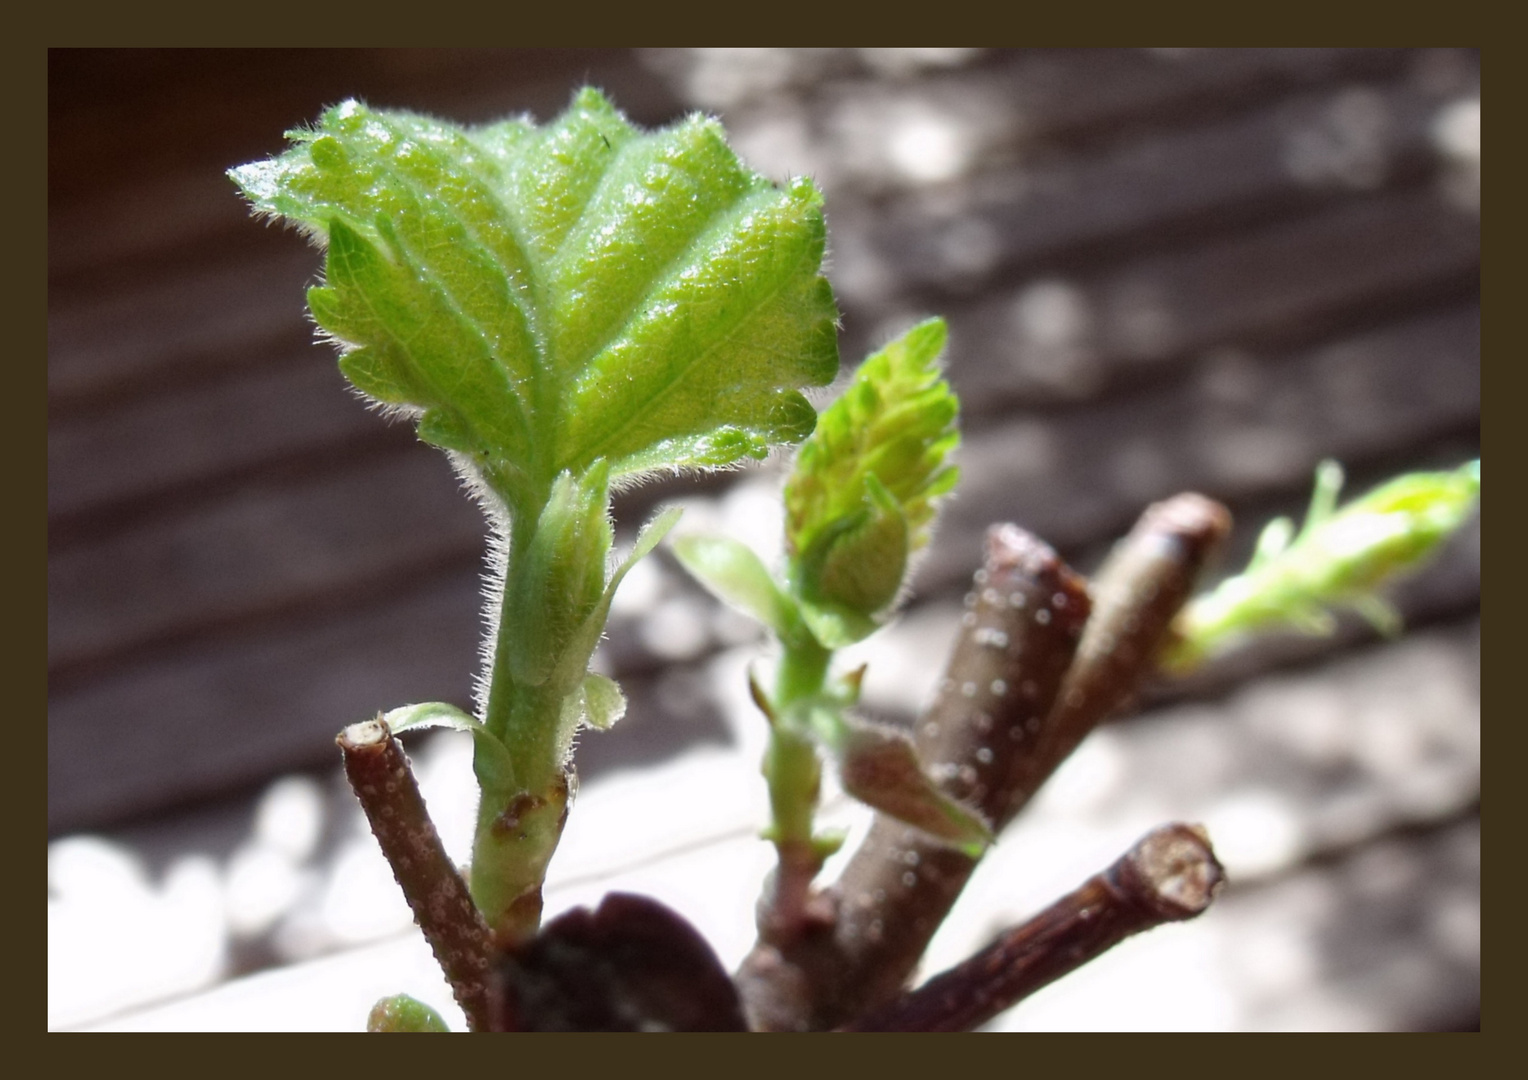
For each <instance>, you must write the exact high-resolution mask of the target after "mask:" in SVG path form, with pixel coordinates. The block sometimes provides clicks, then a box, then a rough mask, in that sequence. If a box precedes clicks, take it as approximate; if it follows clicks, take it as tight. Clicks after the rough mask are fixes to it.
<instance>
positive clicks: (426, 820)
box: [335, 717, 492, 1031]
mask: <svg viewBox="0 0 1528 1080" xmlns="http://www.w3.org/2000/svg"><path fill="white" fill-rule="evenodd" d="M335 742H336V743H338V744H339V748H340V751H341V753H342V754H343V755H344V759H345V775H346V777H347V778H348V779H349V780H350V786H351V787H352V788H353V789H354V790H355V793H356V797H357V798H358V799H359V800H360V802H361V808H362V809H363V810H365V811H366V820H367V821H368V822H370V824H371V831H372V832H373V833H374V834H375V835H376V838H377V843H378V844H380V845H381V847H382V853H383V854H384V855H386V856H387V861H388V864H389V865H390V866H391V867H392V868H393V877H395V878H396V879H397V880H398V884H399V886H400V887H402V889H403V895H404V896H405V897H407V899H408V902H409V907H410V908H412V909H413V911H414V921H415V922H417V923H418V924H419V928H420V929H421V930H422V931H424V936H425V939H426V940H427V941H429V943H430V948H431V949H432V950H434V952H435V959H436V960H437V961H439V963H440V966H441V969H442V970H443V971H444V972H445V974H446V979H447V981H449V982H450V984H451V991H452V993H453V994H454V995H455V996H456V1001H457V1004H459V1005H460V1006H461V1007H462V1011H463V1012H464V1013H466V1015H467V1026H468V1027H469V1028H470V1029H471V1030H473V1031H489V1030H492V1024H491V1013H490V1010H489V1005H488V996H487V995H488V987H487V977H488V964H489V934H488V926H487V924H486V923H485V922H484V921H483V917H482V915H480V914H479V913H478V909H477V906H476V905H475V904H474V903H473V902H472V897H471V894H470V893H469V892H468V890H467V883H466V882H465V881H463V880H462V876H461V874H459V873H458V872H457V870H456V867H455V866H453V865H452V864H451V860H450V858H449V857H448V856H447V855H446V849H445V847H444V846H443V845H442V844H441V842H440V836H439V834H438V833H437V832H436V831H435V825H434V823H433V822H432V821H431V820H430V815H429V812H428V811H427V810H426V809H425V805H424V798H423V797H422V796H421V795H420V793H419V785H418V784H417V783H415V781H414V774H413V772H412V771H410V769H409V762H408V758H407V756H405V754H404V753H403V747H402V746H400V745H399V743H398V740H397V739H395V738H394V737H393V733H392V731H391V730H389V729H388V726H387V724H386V723H385V722H384V721H383V720H382V719H381V718H380V717H379V718H378V719H376V720H368V721H366V722H364V723H360V724H352V725H350V726H349V727H347V728H346V729H345V730H344V731H342V732H340V734H339V736H338V738H336V739H335Z"/></svg>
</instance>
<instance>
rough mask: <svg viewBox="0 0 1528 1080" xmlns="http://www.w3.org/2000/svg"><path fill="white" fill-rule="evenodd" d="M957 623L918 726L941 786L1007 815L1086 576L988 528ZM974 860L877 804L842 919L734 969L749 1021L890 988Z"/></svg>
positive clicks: (799, 1025)
mask: <svg viewBox="0 0 1528 1080" xmlns="http://www.w3.org/2000/svg"><path fill="white" fill-rule="evenodd" d="M966 606H967V610H966V612H965V614H964V616H963V617H962V621H963V623H964V625H965V629H964V631H963V633H962V634H961V635H960V637H959V639H958V640H957V642H956V645H955V651H954V654H953V656H952V657H951V660H950V664H949V667H948V668H947V672H946V677H945V679H944V681H943V682H942V683H941V685H940V690H939V694H938V696H937V698H936V700H935V702H934V704H933V706H932V707H931V708H930V709H929V711H928V713H927V714H926V715H925V717H924V718H923V719H922V720H921V721H920V723H919V725H918V729H917V731H916V733H915V743H916V745H917V749H918V754H919V757H920V758H921V759H922V761H923V762H924V764H925V767H926V768H927V769H928V770H929V772H930V774H931V775H933V776H934V777H935V778H936V779H937V780H938V781H939V783H940V786H941V787H942V788H943V789H944V791H945V792H946V793H948V794H950V795H952V796H954V797H955V798H958V799H961V800H963V801H966V802H968V803H969V804H970V805H972V806H975V807H976V808H978V809H980V810H981V811H982V812H983V813H984V814H985V815H986V816H987V817H988V818H989V819H993V820H994V822H995V824H997V825H999V826H1000V825H1001V824H1002V814H1001V811H1002V809H1003V808H1004V807H1005V806H1006V804H1007V788H1006V778H1007V776H1008V775H1009V773H1010V772H1011V771H1012V769H1013V768H1014V759H1015V758H1016V757H1017V756H1019V755H1020V754H1021V753H1022V752H1023V750H1024V749H1025V748H1026V746H1027V745H1032V744H1033V743H1034V742H1035V740H1036V738H1037V736H1038V733H1039V731H1040V729H1041V725H1042V722H1043V721H1044V719H1045V716H1046V714H1047V713H1048V712H1049V710H1050V708H1051V704H1052V702H1053V701H1054V699H1055V695H1056V691H1057V689H1058V688H1059V686H1060V685H1061V679H1062V676H1063V675H1064V674H1065V672H1066V669H1067V666H1068V665H1069V664H1070V663H1071V660H1072V655H1073V652H1074V651H1075V649H1076V648H1077V642H1078V639H1079V637H1080V635H1081V632H1082V627H1083V624H1084V621H1085V620H1086V618H1087V614H1088V608H1089V602H1088V596H1087V590H1086V587H1085V585H1084V583H1083V581H1082V579H1081V578H1079V577H1078V576H1077V575H1076V574H1074V573H1072V572H1071V571H1070V570H1069V569H1068V568H1067V567H1066V566H1065V565H1064V564H1063V563H1062V562H1061V560H1060V558H1058V557H1057V555H1056V553H1055V552H1054V551H1053V550H1052V549H1051V548H1050V547H1049V546H1048V545H1046V544H1044V543H1043V542H1041V541H1040V540H1038V539H1036V538H1035V537H1034V536H1032V535H1030V534H1029V533H1027V532H1025V531H1024V530H1022V529H1019V528H1018V527H1017V526H1013V525H998V526H994V527H993V528H991V529H989V530H988V533H987V543H986V553H985V559H984V562H983V566H982V569H981V570H979V571H978V572H977V575H976V581H975V588H974V589H973V591H972V593H971V595H970V596H969V597H968V598H967V605H966ZM975 867H976V860H975V859H973V858H972V857H970V856H969V855H966V854H964V853H962V852H960V851H957V850H955V849H953V848H950V847H948V846H946V845H943V844H941V843H939V842H938V841H937V840H934V839H933V838H932V837H929V836H928V835H927V834H926V833H923V832H921V831H920V830H918V829H914V828H912V827H910V826H908V825H904V824H902V823H901V822H899V821H896V820H895V819H892V818H889V817H886V816H885V815H877V817H876V819H875V821H874V823H873V824H872V826H871V830H870V834H869V836H867V837H866V839H865V842H864V844H863V845H862V846H861V847H860V849H859V850H858V851H856V852H855V854H854V856H853V858H852V859H851V860H850V862H849V865H848V866H847V867H846V868H845V871H844V874H843V877H842V878H841V879H840V881H839V883H838V885H837V886H835V888H834V889H833V890H831V891H830V892H829V893H827V894H826V898H827V899H828V900H830V901H831V902H832V903H833V905H834V908H835V910H836V916H837V917H836V919H833V920H831V921H826V922H825V923H824V924H823V925H822V926H821V927H820V929H818V930H817V932H816V933H814V934H807V935H803V936H802V937H801V938H800V939H799V940H798V941H796V942H793V943H791V944H789V945H783V946H779V947H776V946H774V945H771V944H768V943H765V942H761V943H760V944H759V946H758V947H756V948H755V949H754V951H753V952H752V953H751V954H750V955H749V956H748V958H747V959H745V961H744V963H743V967H742V968H741V970H740V971H739V973H738V983H739V988H740V991H741V993H742V995H743V1000H744V1004H745V1007H746V1008H747V1010H748V1013H749V1021H750V1023H751V1024H752V1025H753V1026H754V1027H756V1028H762V1029H765V1030H826V1029H830V1028H833V1027H837V1026H838V1025H840V1024H842V1023H844V1022H845V1021H846V1020H847V1019H849V1018H851V1017H853V1016H856V1015H859V1014H860V1013H861V1012H862V1011H863V1010H864V1009H865V1008H867V1007H871V1006H874V1005H878V1004H880V1003H882V1002H884V1001H886V1000H889V999H890V998H892V997H894V996H895V995H896V993H897V992H898V991H899V990H900V989H901V987H902V985H903V983H904V982H905V981H906V979H907V977H908V975H909V974H910V973H911V971H912V969H913V967H914V966H915V965H916V964H917V961H918V958H919V957H920V956H921V955H922V954H923V950H924V948H925V947H926V946H927V944H928V941H929V939H930V938H931V937H932V936H933V934H934V931H935V930H937V929H938V927H939V924H940V923H941V922H942V921H943V920H944V916H945V915H946V914H947V913H948V911H949V908H950V906H951V905H952V904H953V903H954V901H955V898H956V897H957V896H958V895H959V894H960V890H961V889H962V887H964V885H965V883H966V880H967V878H969V877H970V874H971V871H972V870H973V869H975Z"/></svg>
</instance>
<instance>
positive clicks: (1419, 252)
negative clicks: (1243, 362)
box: [947, 188, 1480, 418]
mask: <svg viewBox="0 0 1528 1080" xmlns="http://www.w3.org/2000/svg"><path fill="white" fill-rule="evenodd" d="M1479 273H1480V227H1479V222H1478V220H1476V219H1475V218H1473V217H1472V216H1471V217H1467V216H1465V215H1463V214H1460V213H1457V212H1455V211H1454V210H1452V209H1451V208H1449V207H1447V206H1445V205H1443V203H1442V200H1441V198H1440V197H1439V195H1438V194H1437V193H1436V192H1435V191H1434V190H1432V189H1431V188H1413V189H1410V190H1405V191H1401V192H1399V193H1397V194H1394V195H1384V196H1378V197H1376V198H1374V199H1369V200H1364V201H1361V202H1353V203H1339V204H1337V205H1334V206H1331V207H1328V208H1325V209H1323V210H1321V211H1318V212H1317V213H1314V214H1311V215H1309V216H1304V217H1300V218H1296V219H1293V220H1287V219H1281V220H1280V221H1278V222H1276V223H1274V224H1272V225H1269V226H1265V227H1262V228H1259V229H1255V230H1246V231H1238V232H1236V233H1234V234H1231V235H1229V236H1221V237H1217V238H1215V239H1214V240H1212V241H1210V242H1207V243H1203V244H1199V245H1195V246H1192V247H1184V248H1174V249H1173V250H1171V251H1170V252H1167V253H1163V254H1158V255H1153V256H1150V257H1147V258H1143V259H1138V260H1132V261H1130V262H1128V263H1126V264H1124V265H1121V266H1117V267H1111V268H1110V269H1108V270H1107V271H1105V272H1102V273H1097V274H1089V275H1083V276H1078V277H1067V276H1059V275H1058V276H1055V277H1048V278H1042V279H1039V280H1036V281H1030V282H1027V283H1025V284H1024V285H1022V286H1020V287H1019V288H1017V289H1013V290H1005V291H1004V292H1002V293H999V294H998V295H996V296H993V295H991V294H990V293H989V294H988V295H986V296H984V297H983V299H982V300H981V301H980V302H979V303H978V304H976V305H973V306H970V307H963V306H954V307H952V308H951V309H949V310H948V313H947V317H948V318H949V320H950V324H951V345H950V350H949V352H950V369H949V370H950V371H951V373H952V377H953V378H954V379H955V380H956V381H957V383H958V384H959V386H960V388H961V390H962V392H963V393H964V395H965V400H966V408H965V415H966V416H967V417H968V418H974V417H979V416H982V415H984V414H987V413H992V412H998V411H999V410H1003V409H1008V408H1013V407H1016V406H1018V407H1022V406H1026V405H1029V406H1034V405H1040V404H1044V403H1046V402H1048V401H1081V400H1090V399H1096V398H1099V397H1101V396H1103V395H1104V394H1106V393H1108V391H1109V388H1110V385H1111V383H1115V382H1119V381H1128V380H1129V379H1130V378H1132V377H1135V376H1138V375H1140V374H1143V373H1145V372H1148V371H1149V372H1152V373H1154V374H1156V375H1158V376H1160V375H1161V374H1163V373H1164V371H1165V370H1166V369H1168V368H1169V367H1172V366H1175V365H1177V364H1181V363H1183V362H1184V361H1186V360H1188V359H1190V358H1191V357H1192V356H1193V355H1194V354H1195V353H1196V352H1201V351H1204V350H1208V349H1213V348H1227V347H1232V348H1249V347H1256V348H1259V349H1260V350H1266V349H1268V348H1271V347H1272V348H1277V347H1288V346H1291V345H1293V346H1298V345H1300V344H1303V343H1307V342H1312V341H1315V340H1317V339H1319V338H1320V337H1321V336H1322V335H1323V334H1328V335H1329V334H1331V333H1332V331H1333V330H1340V328H1342V327H1343V326H1344V324H1346V325H1363V324H1366V323H1369V324H1372V323H1374V322H1376V321H1379V320H1382V319H1385V318H1396V317H1403V316H1404V315H1405V314H1406V313H1407V311H1408V308H1415V307H1416V306H1417V305H1424V306H1431V305H1432V304H1435V303H1436V302H1437V300H1438V298H1440V297H1445V298H1446V297H1451V296H1458V295H1461V294H1462V295H1468V294H1469V293H1471V292H1473V290H1474V289H1475V288H1478V283H1479Z"/></svg>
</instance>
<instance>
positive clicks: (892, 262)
mask: <svg viewBox="0 0 1528 1080" xmlns="http://www.w3.org/2000/svg"><path fill="white" fill-rule="evenodd" d="M1445 104H1446V102H1445V101H1444V100H1440V99H1439V98H1437V97H1436V96H1434V95H1433V94H1431V93H1429V92H1427V91H1425V90H1422V89H1419V88H1418V87H1416V86H1415V85H1414V84H1413V83H1412V82H1411V81H1410V80H1397V81H1393V82H1390V83H1385V84H1380V85H1377V86H1347V87H1342V88H1337V89H1331V90H1325V91H1320V92H1313V93H1309V94H1305V95H1301V96H1298V97H1293V98H1290V99H1287V100H1283V101H1280V102H1278V103H1277V104H1276V105H1274V106H1272V107H1270V108H1267V109H1262V110H1259V111H1257V112H1254V113H1250V114H1248V115H1246V116H1238V117H1234V118H1232V119H1230V120H1227V121H1225V122H1223V123H1215V124H1211V125H1208V126H1204V127H1192V128H1185V129H1180V130H1171V131H1165V132H1153V133H1149V134H1143V135H1141V136H1139V137H1137V138H1134V139H1131V140H1128V141H1126V142H1123V143H1120V144H1116V145H1110V146H1107V147H1104V148H1102V149H1101V150H1100V151H1099V152H1097V153H1094V154H1088V155H1086V156H1077V157H1068V158H1064V159H1062V160H1060V161H1056V162H1042V163H1038V164H1032V165H1026V164H1025V163H1024V162H1019V163H1017V164H1015V165H1014V166H1011V167H1009V168H1006V169H1003V170H1001V171H1000V172H998V173H996V174H994V175H992V176H988V177H982V176H975V177H971V178H969V179H968V181H967V182H966V183H967V185H968V191H967V193H966V194H964V195H963V196H961V197H955V198H950V197H945V198H942V199H937V200H936V199H933V198H932V197H927V198H925V197H919V196H907V197H905V199H904V200H903V202H904V203H905V205H897V206H892V207H876V208H874V209H871V208H869V207H865V208H861V209H856V208H854V207H851V206H839V205H835V204H834V203H833V202H832V201H831V192H830V202H829V207H830V209H831V210H833V211H834V217H833V229H834V234H833V235H834V237H835V251H836V252H837V255H836V258H837V259H838V261H839V263H840V270H841V273H840V277H841V278H842V283H841V284H840V285H839V288H840V292H841V294H842V295H843V296H844V297H845V299H846V300H847V301H849V302H850V303H868V304H872V305H874V304H877V303H885V302H886V300H887V299H888V298H892V297H903V296H907V295H909V294H914V295H918V296H934V297H947V296H959V295H962V294H968V293H971V292H973V291H976V290H978V289H979V288H981V287H990V284H991V282H992V281H993V280H994V279H995V278H999V277H1001V276H1002V275H1013V274H1018V273H1023V272H1034V271H1035V270H1036V269H1039V268H1044V267H1047V266H1051V267H1066V266H1069V265H1070V266H1081V265H1085V264H1086V262H1087V261H1089V260H1097V259H1100V258H1101V257H1103V256H1104V255H1106V254H1108V253H1110V252H1128V251H1130V250H1131V249H1132V248H1137V247H1143V246H1144V247H1158V248H1160V247H1163V246H1165V245H1167V244H1169V243H1173V242H1181V241H1182V239H1183V238H1184V237H1186V236H1189V235H1192V234H1194V233H1195V232H1201V231H1208V232H1213V231H1217V230H1222V229H1226V228H1229V227H1232V226H1235V225H1238V224H1242V223H1247V222H1253V221H1256V220H1258V219H1259V218H1267V217H1270V216H1273V215H1275V214H1277V213H1281V212H1284V213H1287V212H1290V211H1296V210H1300V209H1302V208H1310V207H1314V206H1319V205H1321V204H1322V203H1324V202H1327V201H1330V200H1333V199H1341V198H1344V197H1346V198H1353V197H1356V196H1358V195H1361V194H1363V193H1366V192H1371V191H1374V190H1376V189H1378V188H1379V187H1381V186H1383V185H1385V184H1386V183H1390V182H1394V181H1395V180H1397V179H1401V178H1405V177H1408V176H1419V175H1425V174H1427V172H1428V171H1429V170H1431V169H1432V168H1434V166H1435V162H1436V160H1437V151H1436V149H1435V147H1434V144H1433V138H1432V133H1431V124H1432V123H1433V121H1434V119H1435V118H1436V116H1437V114H1438V113H1439V111H1440V110H1441V108H1442V107H1443V106H1444V105H1445ZM1349 129H1351V130H1349ZM904 302H905V301H904Z"/></svg>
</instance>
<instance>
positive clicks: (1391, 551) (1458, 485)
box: [1163, 461, 1480, 670]
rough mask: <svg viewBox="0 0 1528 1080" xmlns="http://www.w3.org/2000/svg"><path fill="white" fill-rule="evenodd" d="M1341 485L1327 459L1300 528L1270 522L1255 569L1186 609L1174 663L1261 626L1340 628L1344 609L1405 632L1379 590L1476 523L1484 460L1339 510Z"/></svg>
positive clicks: (1414, 479)
mask: <svg viewBox="0 0 1528 1080" xmlns="http://www.w3.org/2000/svg"><path fill="white" fill-rule="evenodd" d="M1341 486H1342V469H1341V467H1340V466H1338V465H1337V463H1336V462H1332V461H1327V462H1323V463H1322V464H1321V467H1320V468H1319V469H1318V470H1317V480H1316V485H1315V494H1314V496H1313V497H1312V499H1311V509H1310V512H1309V514H1308V515H1307V518H1306V522H1305V524H1304V526H1303V527H1302V528H1301V529H1300V532H1299V534H1298V535H1297V536H1295V537H1294V539H1293V540H1291V539H1290V535H1291V533H1293V531H1294V528H1293V525H1291V524H1290V523H1289V521H1288V520H1287V519H1278V520H1276V521H1274V522H1272V523H1270V524H1269V525H1268V527H1267V528H1265V529H1264V531H1263V534H1262V536H1261V537H1260V538H1259V540H1258V545H1257V551H1256V553H1255V554H1254V556H1253V558H1252V561H1251V563H1250V565H1249V566H1248V568H1247V569H1246V571H1244V572H1243V573H1241V574H1239V575H1237V576H1235V577H1232V578H1228V579H1227V580H1226V581H1223V582H1222V583H1221V584H1220V585H1219V586H1218V587H1217V588H1216V589H1215V590H1214V591H1213V592H1211V593H1210V594H1208V595H1206V596H1201V597H1198V598H1197V599H1195V600H1194V601H1193V602H1192V603H1191V604H1190V605H1189V606H1188V607H1187V608H1186V609H1185V611H1184V613H1183V615H1182V616H1181V617H1180V618H1179V621H1178V624H1177V631H1178V641H1177V643H1176V645H1175V646H1174V647H1173V649H1172V650H1171V652H1170V653H1169V654H1168V656H1167V657H1166V658H1165V659H1164V661H1163V662H1164V663H1165V664H1166V665H1168V666H1169V667H1172V668H1176V669H1179V670H1182V669H1184V668H1187V667H1189V666H1191V665H1193V664H1194V663H1196V662H1198V661H1199V660H1200V659H1201V658H1203V657H1204V656H1205V655H1207V654H1209V653H1210V652H1213V651H1216V650H1218V649H1220V648H1222V647H1224V646H1225V644H1226V643H1227V642H1229V641H1231V640H1233V639H1235V638H1237V637H1241V636H1243V635H1246V634H1249V633H1252V632H1256V631H1260V630H1267V629H1278V628H1280V627H1289V628H1293V629H1297V630H1301V631H1303V632H1305V633H1311V634H1328V633H1331V632H1332V630H1333V629H1334V628H1335V625H1336V622H1335V619H1334V618H1333V616H1332V613H1331V609H1332V608H1335V607H1349V608H1352V609H1354V610H1356V611H1358V612H1359V613H1360V614H1362V615H1363V616H1364V617H1365V618H1367V619H1368V620H1369V621H1370V622H1371V623H1372V624H1374V626H1375V627H1376V628H1378V629H1379V630H1380V631H1382V632H1384V633H1387V634H1394V633H1396V632H1398V631H1399V629H1400V616H1399V615H1398V614H1396V612H1395V611H1394V609H1392V608H1391V607H1390V606H1389V605H1388V604H1387V603H1385V601H1384V600H1383V599H1382V598H1381V597H1380V596H1379V594H1378V592H1379V590H1380V589H1381V588H1383V587H1384V586H1385V585H1387V584H1388V583H1389V582H1390V581H1392V580H1394V579H1395V578H1397V577H1399V576H1400V575H1401V574H1403V573H1405V572H1406V571H1408V570H1411V569H1413V568H1415V567H1416V566H1418V565H1420V564H1421V563H1422V562H1424V561H1426V560H1427V559H1428V558H1429V557H1430V556H1432V555H1433V554H1434V553H1435V552H1436V551H1437V550H1438V549H1439V548H1440V547H1441V546H1442V545H1443V543H1444V542H1445V541H1446V540H1447V539H1448V538H1449V537H1450V536H1452V535H1453V533H1454V532H1455V531H1456V530H1457V529H1458V528H1459V527H1460V526H1461V525H1463V524H1464V522H1465V521H1466V520H1467V519H1468V517H1469V515H1470V514H1471V512H1472V511H1473V510H1474V507H1475V504H1476V502H1477V500H1478V498H1479V495H1480V462H1479V461H1473V462H1470V463H1469V464H1466V465H1463V466H1461V467H1460V468H1458V469H1455V470H1453V471H1451V472H1424V473H1410V474H1407V475H1405V476H1401V477H1397V478H1396V479H1394V480H1392V481H1390V482H1389V483H1387V484H1383V485H1381V486H1380V487H1378V488H1376V489H1375V490H1373V491H1371V492H1369V493H1368V494H1367V495H1365V496H1363V497H1362V498H1359V499H1356V500H1354V501H1353V502H1351V503H1349V504H1348V505H1346V506H1344V507H1342V508H1341V509H1335V507H1336V501H1337V494H1338V491H1339V490H1340V488H1341Z"/></svg>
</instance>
